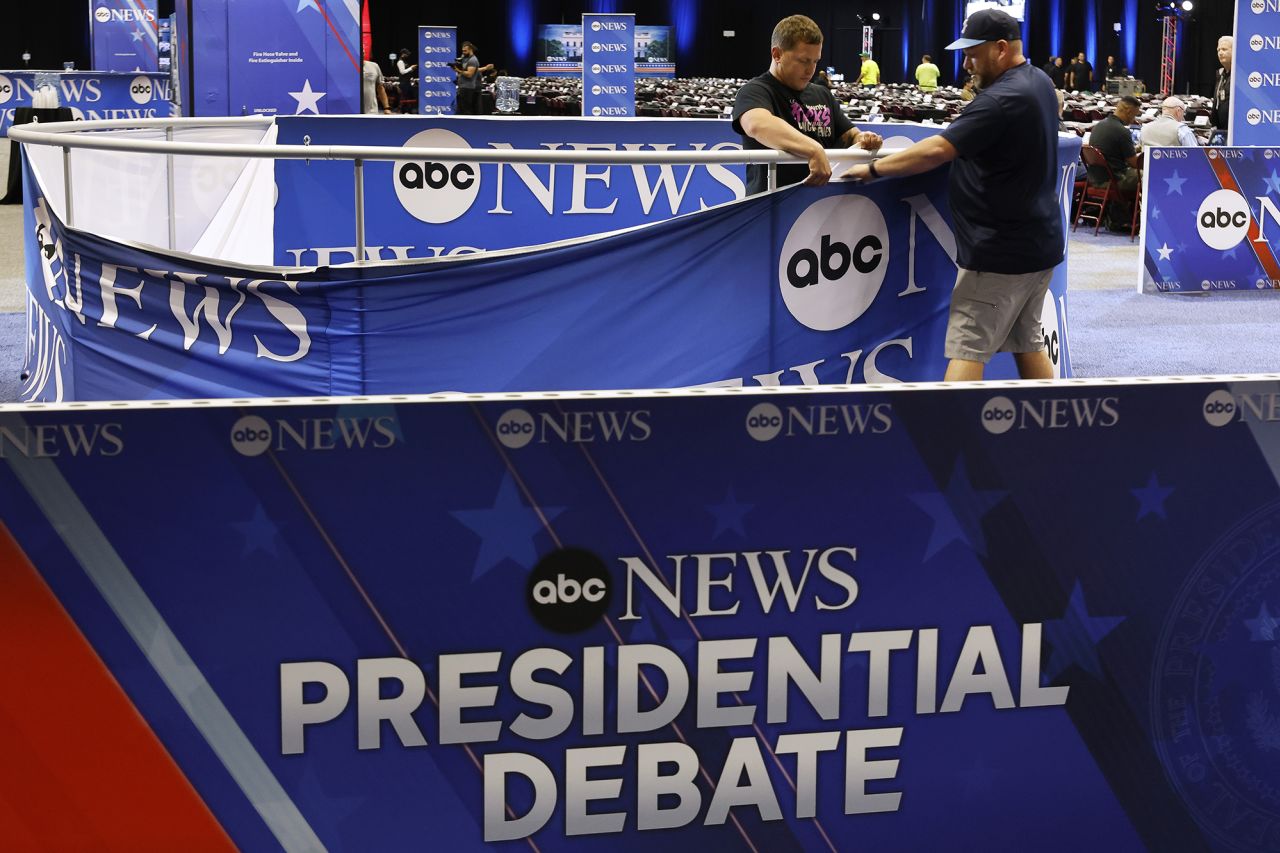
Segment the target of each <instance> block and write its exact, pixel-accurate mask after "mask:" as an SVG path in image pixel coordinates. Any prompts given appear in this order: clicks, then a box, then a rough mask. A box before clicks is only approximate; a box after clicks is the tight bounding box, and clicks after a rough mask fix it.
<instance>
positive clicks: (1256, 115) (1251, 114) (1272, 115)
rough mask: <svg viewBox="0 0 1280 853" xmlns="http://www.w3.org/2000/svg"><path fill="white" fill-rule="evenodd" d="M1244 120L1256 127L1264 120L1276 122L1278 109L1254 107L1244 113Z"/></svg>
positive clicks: (1279, 114) (1279, 120) (1270, 122)
mask: <svg viewBox="0 0 1280 853" xmlns="http://www.w3.org/2000/svg"><path fill="white" fill-rule="evenodd" d="M1255 88H1256V87H1255ZM1244 120H1245V121H1247V122H1249V124H1250V125H1252V126H1254V127H1257V126H1258V125H1260V124H1262V123H1263V122H1266V123H1267V124H1278V123H1280V110H1260V109H1258V108H1257V107H1254V108H1253V109H1251V110H1249V111H1248V112H1247V113H1245V114H1244Z"/></svg>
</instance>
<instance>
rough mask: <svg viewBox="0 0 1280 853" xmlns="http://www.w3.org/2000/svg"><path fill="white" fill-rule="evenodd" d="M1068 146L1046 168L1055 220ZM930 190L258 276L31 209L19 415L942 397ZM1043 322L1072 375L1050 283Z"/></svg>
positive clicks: (869, 191)
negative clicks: (348, 401)
mask: <svg viewBox="0 0 1280 853" xmlns="http://www.w3.org/2000/svg"><path fill="white" fill-rule="evenodd" d="M1078 145H1079V143H1078V141H1076V140H1075V138H1074V137H1073V138H1072V139H1071V140H1068V141H1064V142H1063V146H1062V151H1061V152H1060V155H1061V157H1062V158H1063V170H1062V175H1063V177H1062V184H1061V186H1060V198H1061V200H1062V206H1063V218H1064V220H1065V218H1066V209H1067V207H1068V206H1069V203H1070V188H1071V171H1072V170H1071V168H1070V163H1071V162H1072V160H1073V158H1074V156H1075V155H1076V153H1077V152H1078ZM945 187H946V173H945V171H943V172H934V173H930V174H926V175H921V176H916V177H913V178H910V179H903V180H888V181H881V182H876V183H874V184H872V185H869V186H858V185H848V184H836V185H832V186H828V187H825V188H821V189H811V188H807V187H795V188H791V189H787V190H781V191H778V192H775V193H771V194H766V195H762V196H757V197H754V198H749V199H744V200H742V201H738V202H734V203H730V204H725V205H720V206H718V207H716V208H714V209H711V210H706V211H702V212H700V213H693V214H689V215H685V216H680V217H677V218H675V219H670V220H667V221H664V222H657V223H652V224H650V225H646V226H641V227H637V228H634V229H629V230H626V231H622V232H619V233H616V234H611V235H603V236H597V237H590V238H583V239H579V240H574V241H566V242H564V243H561V244H554V245H551V246H545V247H538V248H532V249H526V250H519V251H512V252H494V253H485V254H480V255H472V256H454V257H439V258H435V259H432V260H427V261H418V260H412V259H411V260H407V261H404V262H401V263H384V264H377V265H370V266H363V267H353V266H347V267H333V266H328V265H326V266H321V267H319V268H303V269H298V268H289V269H284V268H281V269H274V270H273V269H266V270H263V269H258V270H252V269H243V270H242V269H236V268H231V267H226V266H217V265H214V264H212V263H210V264H198V263H194V262H192V261H190V260H186V259H182V258H179V257H173V256H168V255H165V254H162V253H160V252H158V251H157V252H146V251H141V250H138V249H133V248H129V247H125V246H122V245H119V244H116V243H113V242H110V241H108V240H104V239H102V238H100V237H97V236H95V235H92V234H86V233H82V232H79V231H74V230H68V229H64V228H62V226H61V224H60V223H59V222H58V221H57V220H56V218H55V217H54V216H53V215H52V214H51V213H50V211H49V209H48V204H47V202H46V200H45V199H44V198H43V196H42V195H41V194H40V192H39V191H38V189H35V190H33V191H32V192H30V193H29V194H28V196H27V197H28V199H30V200H31V201H30V202H29V204H30V205H31V207H30V209H29V212H28V222H27V230H26V233H27V234H28V235H31V238H30V240H31V242H29V244H28V245H29V247H30V249H29V251H28V253H27V275H28V278H27V280H28V286H29V293H30V304H29V306H28V319H29V331H28V337H29V339H30V340H31V341H32V342H34V343H35V345H33V346H31V347H29V351H28V361H27V367H26V375H27V377H28V378H27V382H26V385H25V387H24V391H23V398H24V399H28V400H55V399H61V400H74V399H81V400H91V399H150V398H161V397H188V398H189V397H230V396H279V395H285V394H296V395H316V394H321V395H324V394H381V393H387V394H393V393H409V392H434V391H527V390H558V389H582V388H647V387H671V386H688V385H708V384H713V385H727V386H742V385H778V384H806V385H814V384H846V383H856V382H887V381H897V380H901V381H918V380H930V379H938V378H940V377H941V376H942V374H943V370H944V368H945V364H946V360H945V358H944V356H943V352H942V344H943V332H944V329H945V326H946V319H947V308H948V304H949V302H950V294H951V288H952V284H953V282H954V280H955V269H956V268H955V261H954V258H955V238H954V235H953V233H952V228H951V223H950V216H949V213H948V212H947V200H946V193H945ZM1043 316H1044V325H1045V329H1044V335H1045V343H1046V346H1047V347H1048V350H1049V354H1050V357H1051V359H1052V360H1053V362H1054V363H1055V365H1056V367H1057V371H1058V373H1059V375H1069V374H1070V358H1069V354H1068V346H1067V326H1068V318H1067V304H1066V267H1065V264H1064V265H1063V266H1062V267H1060V268H1059V270H1058V271H1057V273H1056V274H1055V277H1054V282H1053V285H1052V288H1051V292H1050V293H1049V294H1048V295H1047V296H1046V299H1045V304H1044V315H1043ZM990 375H991V376H996V377H998V376H1009V375H1012V362H1011V360H1010V359H1008V357H1007V356H1004V357H1001V358H1000V359H998V360H997V362H995V363H993V367H992V372H991V373H990Z"/></svg>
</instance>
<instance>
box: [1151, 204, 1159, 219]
mask: <svg viewBox="0 0 1280 853" xmlns="http://www.w3.org/2000/svg"><path fill="white" fill-rule="evenodd" d="M1151 218H1152V219H1159V218H1160V208H1158V207H1155V206H1154V205H1153V206H1152V208H1151Z"/></svg>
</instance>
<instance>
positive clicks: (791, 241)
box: [778, 195, 889, 332]
mask: <svg viewBox="0 0 1280 853" xmlns="http://www.w3.org/2000/svg"><path fill="white" fill-rule="evenodd" d="M888 266H889V229H888V227H887V226H886V225H885V221H884V214H882V213H881V212H880V208H879V207H877V206H876V204H875V202H873V201H871V199H869V198H865V197H863V196H859V195H840V196H831V197H829V198H824V199H820V200H818V201H816V202H814V203H813V204H811V205H809V207H808V209H807V210H805V212H804V213H802V214H800V216H799V218H797V219H796V221H795V224H794V225H792V226H791V231H790V232H788V234H787V238H786V240H785V241H784V242H783V244H782V256H781V257H780V258H779V259H778V286H779V287H780V288H781V290H782V301H783V302H785V303H786V306H787V310H788V311H790V312H791V316H792V317H795V318H796V320H798V321H799V322H800V323H801V324H802V325H804V326H807V327H808V328H810V329H815V330H817V331H820V332H830V331H833V330H835V329H843V328H844V327H845V326H848V325H849V324H850V323H852V322H853V321H854V320H856V319H858V318H859V317H861V316H862V314H863V312H865V311H866V310H867V308H869V307H870V306H871V303H872V302H873V301H874V300H875V298H876V294H878V293H879V292H880V285H882V284H883V283H884V276H885V271H886V269H887V268H888Z"/></svg>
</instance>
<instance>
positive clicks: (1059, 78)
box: [1049, 56, 1067, 89]
mask: <svg viewBox="0 0 1280 853" xmlns="http://www.w3.org/2000/svg"><path fill="white" fill-rule="evenodd" d="M1049 79H1050V80H1052V81H1053V88H1055V89H1065V88H1066V87H1067V67H1066V66H1065V65H1063V64H1062V57H1061V56H1058V57H1055V58H1054V60H1053V70H1052V71H1050V72H1049Z"/></svg>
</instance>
